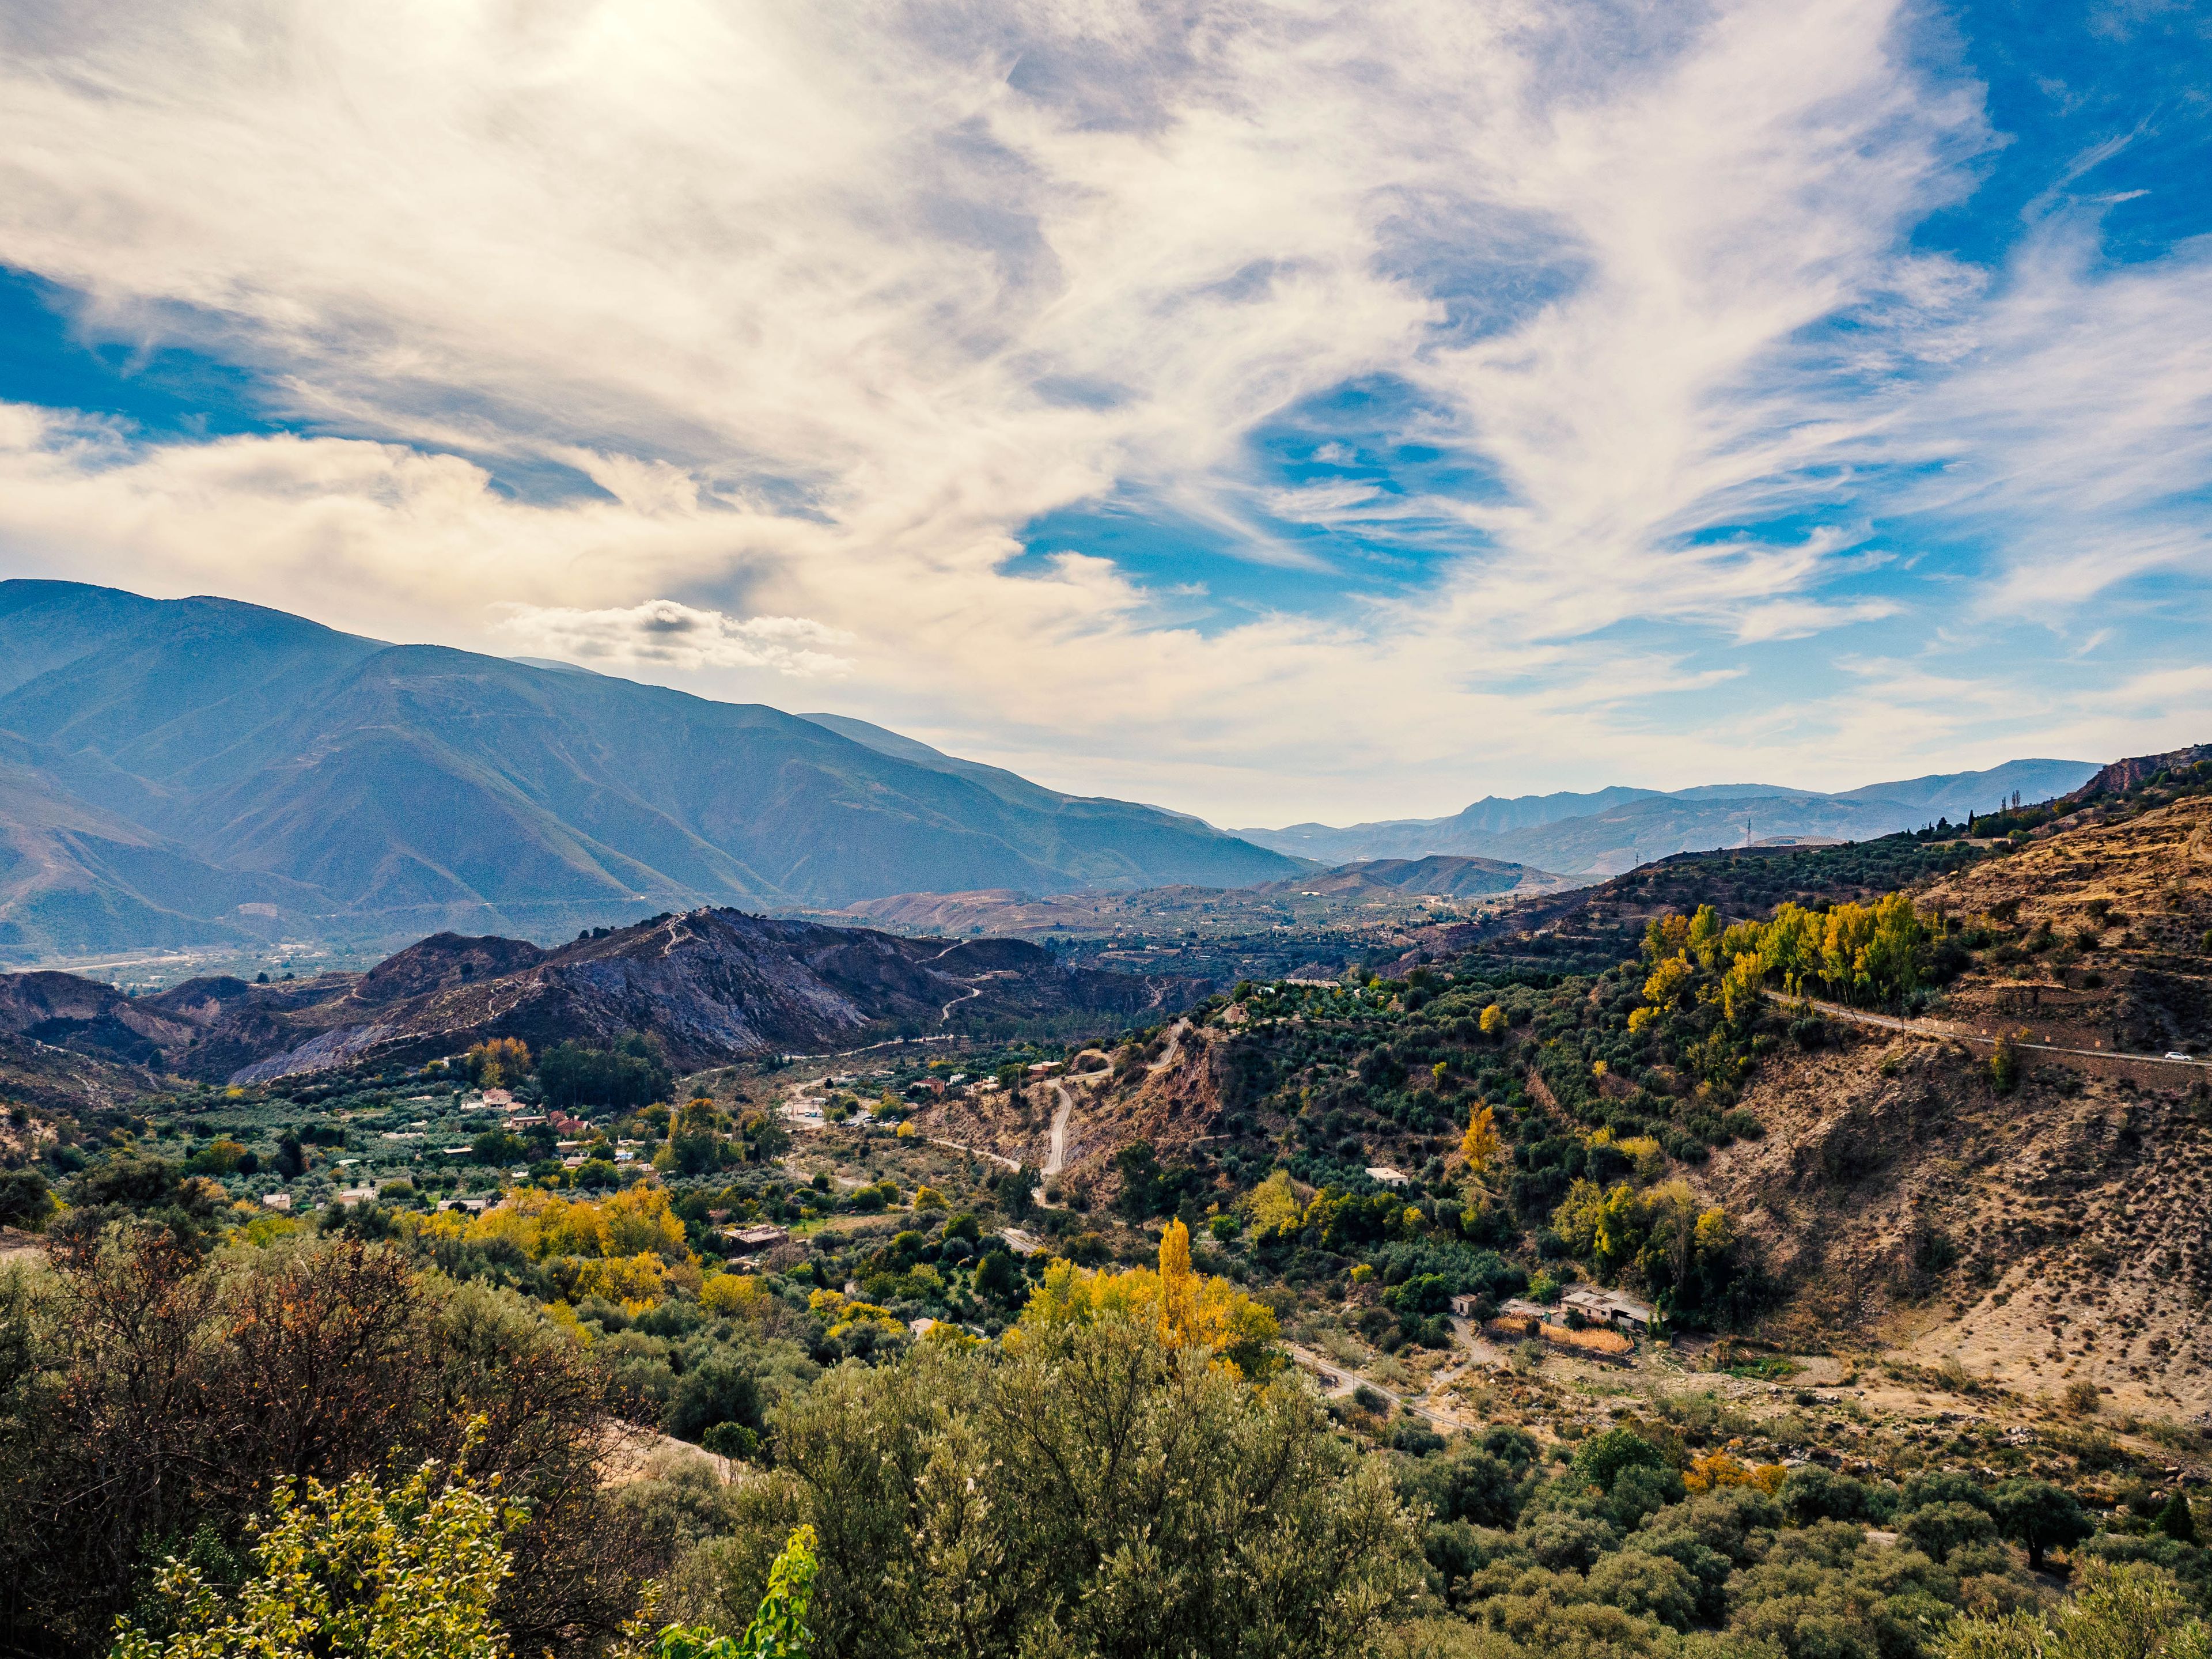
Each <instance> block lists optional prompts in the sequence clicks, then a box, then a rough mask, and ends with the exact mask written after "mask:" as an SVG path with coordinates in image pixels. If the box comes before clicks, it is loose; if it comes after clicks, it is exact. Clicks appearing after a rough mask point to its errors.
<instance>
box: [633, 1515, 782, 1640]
mask: <svg viewBox="0 0 2212 1659" xmlns="http://www.w3.org/2000/svg"><path fill="white" fill-rule="evenodd" d="M814 1550H815V1539H814V1528H811V1527H800V1528H798V1529H797V1530H796V1531H794V1532H793V1534H791V1536H790V1537H789V1538H788V1539H787V1540H786V1541H784V1546H783V1550H782V1553H781V1554H779V1555H778V1556H777V1557H776V1558H775V1564H774V1565H772V1566H770V1567H769V1577H768V1594H767V1595H764V1596H763V1597H762V1598H761V1604H760V1607H759V1610H758V1611H757V1612H756V1613H754V1614H753V1616H752V1622H751V1623H750V1624H749V1625H747V1626H745V1633H744V1635H743V1636H741V1637H739V1638H737V1639H736V1640H735V1641H732V1639H731V1638H728V1637H726V1636H717V1635H716V1634H715V1633H714V1630H713V1628H712V1627H711V1626H706V1625H701V1626H696V1627H695V1628H692V1629H690V1630H687V1629H685V1628H684V1626H681V1625H671V1626H668V1628H667V1629H665V1630H664V1631H662V1632H660V1637H659V1640H658V1641H656V1642H655V1643H654V1644H653V1659H807V1652H808V1650H809V1649H810V1647H811V1645H812V1644H813V1641H814V1632H811V1631H810V1630H809V1629H807V1628H806V1609H807V1606H808V1604H809V1603H810V1602H811V1601H813V1599H814V1575H815V1573H816V1572H817V1571H819V1567H818V1565H817V1562H816V1560H815V1559H814Z"/></svg>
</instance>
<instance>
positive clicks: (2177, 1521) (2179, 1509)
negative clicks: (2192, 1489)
mask: <svg viewBox="0 0 2212 1659" xmlns="http://www.w3.org/2000/svg"><path fill="white" fill-rule="evenodd" d="M2157 1524H2158V1529H2159V1530H2160V1532H2162V1533H2164V1534H2166V1536H2167V1537H2168V1538H2171V1539H2172V1540H2173V1541H2174V1542H2176V1543H2178V1544H2193V1543H2195V1542H2196V1541H2197V1517H2196V1516H2194V1515H2192V1514H2191V1513H2190V1511H2189V1498H2188V1496H2187V1495H2186V1494H2185V1493H2183V1492H2176V1493H2174V1494H2173V1496H2172V1497H2171V1498H2167V1499H2166V1507H2165V1508H2164V1509H2162V1510H2160V1511H2159V1512H2158V1523H2157Z"/></svg>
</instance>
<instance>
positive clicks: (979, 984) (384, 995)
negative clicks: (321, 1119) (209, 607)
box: [0, 909, 1209, 1083]
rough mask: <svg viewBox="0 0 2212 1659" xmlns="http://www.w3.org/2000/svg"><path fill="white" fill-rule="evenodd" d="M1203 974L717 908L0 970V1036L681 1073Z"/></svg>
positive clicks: (121, 1053)
mask: <svg viewBox="0 0 2212 1659" xmlns="http://www.w3.org/2000/svg"><path fill="white" fill-rule="evenodd" d="M1208 988H1209V987H1208V985H1207V983H1206V981H1204V980H1202V979H1191V978H1188V977H1182V976H1177V975H1164V974H1152V975H1140V974H1119V973H1103V972H1099V971H1097V970H1095V969H1083V968H1078V967H1073V966H1071V965H1069V964H1067V963H1062V962H1060V961H1059V960H1058V959H1057V958H1055V957H1054V956H1053V954H1052V953H1051V952H1050V951H1046V950H1044V949H1042V948H1041V947H1039V946H1037V945H1029V944H1025V943H1024V942H1022V941H1021V940H1018V939H967V940H957V941H956V940H951V939H902V938H900V937H898V936H896V935H895V934H891V933H878V932H877V931H875V930H873V929H871V928H861V927H823V926H821V925H819V924H818V923H814V922H805V921H777V920H775V919H772V918H769V917H763V916H755V915H746V914H744V912H742V911H738V910H730V909H698V910H693V911H689V912H686V913H684V914H683V915H660V916H655V917H653V918H651V919H650V920H648V921H642V922H638V923H635V924H634V925H633V926H631V927H624V928H618V929H613V930H606V929H593V930H592V932H591V933H589V934H588V935H587V936H586V937H585V938H583V939H576V940H574V941H573V942H571V943H569V944H567V945H561V946H559V947H557V948H556V949H554V950H550V951H547V950H543V949H540V948H539V947H538V946H537V945H532V944H531V943H529V942H528V941H527V940H525V939H501V938H497V937H489V938H479V939H465V938H462V937H460V936H459V935H458V934H453V933H438V934H434V935H433V936H432V937H430V938H428V939H422V940H421V941H419V942H417V943H416V944H414V945H410V946H409V947H408V948H407V949H405V950H404V951H399V952H398V953H397V954H396V955H394V956H392V957H388V958H386V960H385V961H383V962H381V963H378V964H377V965H376V966H375V967H374V968H373V969H369V970H368V972H367V973H363V974H351V973H342V974H319V975H315V976H314V977H313V978H311V979H303V980H286V981H278V982H276V983H274V984H256V983H249V982H247V981H245V980H242V979H237V978H233V977H229V976H227V975H226V976H220V977H210V978H204V979H195V980H188V981H185V983H183V984H181V985H179V986H175V987H172V988H171V989H169V990H167V991H163V992H161V993H159V994H155V995H151V996H143V997H127V996H125V995H124V994H122V993H121V992H119V991H117V990H116V989H114V987H112V986H107V985H102V984H100V983H98V982H97V981H92V980H87V979H82V978H80V977H78V976H76V975H72V974H61V973H28V974H0V1043H5V1042H10V1041H13V1042H15V1043H16V1045H17V1046H18V1047H21V1046H24V1045H28V1046H29V1047H31V1048H44V1049H69V1050H72V1051H74V1052H76V1053H77V1054H83V1055H86V1056H88V1057H91V1058H95V1059H99V1060H107V1061H113V1062H120V1063H123V1064H127V1065H134V1066H157V1067H159V1068H161V1070H164V1071H171V1072H176V1073H181V1074H183V1075H185V1076H186V1077H192V1078H199V1079H207V1080H210V1081H230V1082H236V1083H258V1082H266V1081H269V1080H271V1079H276V1078H280V1077H291V1076H299V1075H304V1074H307V1073H314V1072H319V1071H328V1070H331V1069H333V1068H344V1067H349V1066H362V1065H393V1064H397V1065H419V1064H421V1063H422V1062H423V1061H425V1060H434V1059H436V1058H438V1057H439V1056H441V1055H445V1054H457V1053H459V1051H460V1050H462V1049H464V1048H467V1047H468V1046H469V1045H470V1044H471V1042H478V1041H481V1040H483V1039H485V1038H490V1037H518V1038H520V1039H521V1040H522V1041H523V1042H526V1043H528V1044H529V1045H530V1047H531V1048H532V1049H533V1050H542V1049H544V1048H546V1047H547V1046H549V1045H550V1044H552V1043H554V1042H561V1041H562V1040H565V1039H569V1038H574V1039H576V1040H579V1041H581V1042H586V1043H594V1042H596V1043H599V1044H605V1043H609V1042H612V1041H613V1040H614V1039H615V1038H617V1037H618V1036H622V1035H623V1034H624V1033H626V1032H631V1031H637V1032H642V1033H645V1034H647V1035H648V1036H652V1037H653V1038H654V1039H655V1040H656V1041H657V1042H659V1045H660V1048H661V1050H662V1052H663V1053H665V1054H666V1055H667V1056H668V1058H669V1059H670V1060H672V1061H673V1062H675V1063H676V1064H677V1065H678V1066H681V1067H683V1068H684V1069H687V1070H690V1069H694V1068H697V1067H701V1066H714V1065H719V1064H721V1063H723V1062H726V1061H729V1060H739V1059H744V1058H749V1057H750V1058H757V1057H758V1056H759V1055H760V1054H763V1053H769V1052H779V1051H789V1050H792V1049H800V1050H810V1051H811V1050H816V1049H834V1048H839V1047H841V1046H842V1047H850V1046H852V1045H854V1043H856V1042H869V1041H871V1040H874V1039H879V1038H881V1039H888V1038H890V1037H891V1036H894V1035H900V1036H942V1035H945V1034H947V1033H959V1032H969V1031H974V1030H983V1029H991V1028H994V1027H998V1026H1003V1025H1004V1024H1006V1022H1009V1021H1012V1022H1016V1023H1022V1022H1033V1021H1035V1020H1037V1019H1040V1018H1044V1019H1059V1020H1062V1021H1065V1020H1066V1018H1069V1017H1070V1016H1085V1015H1091V1016H1097V1017H1098V1018H1097V1023H1098V1024H1101V1025H1102V1026H1104V1027H1111V1026H1113V1025H1115V1024H1118V1023H1122V1022H1126V1021H1128V1020H1131V1019H1134V1018H1139V1017H1140V1016H1142V1015H1144V1014H1146V1013H1147V1012H1151V1011H1153V1010H1157V1009H1169V1010H1180V1009H1182V1007H1184V1006H1187V1005H1188V1003H1190V1002H1191V1001H1193V1000H1195V999H1197V998H1199V997H1201V996H1203V995H1204V994H1206V991H1207V989H1208Z"/></svg>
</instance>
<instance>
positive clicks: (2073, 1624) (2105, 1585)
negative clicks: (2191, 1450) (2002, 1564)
mask: <svg viewBox="0 0 2212 1659" xmlns="http://www.w3.org/2000/svg"><path fill="white" fill-rule="evenodd" d="M1936 1654H1937V1655H1938V1656H1939V1659H2212V1626H2207V1625H2206V1624H2205V1622H2204V1621H2203V1620H2202V1619H2198V1618H2195V1617H2192V1616H2191V1613H2190V1608H2189V1603H2188V1602H2187V1601H2185V1599H2184V1598H2183V1596H2182V1595H2181V1592H2180V1587H2179V1585H2178V1584H2177V1583H2175V1582H2174V1579H2173V1577H2172V1574H2170V1573H2167V1572H2165V1571H2160V1569H2159V1568H2156V1567H2153V1566H2148V1565H2135V1564H2131V1565H2125V1566H2106V1565H2104V1564H2103V1563H2101V1562H2094V1561H2093V1562H2089V1563H2087V1564H2086V1565H2084V1566H2083V1568H2082V1571H2081V1582H2080V1588H2079V1589H2076V1590H2075V1593H2074V1594H2073V1595H2070V1596H2069V1597H2067V1599H2066V1600H2065V1601H2063V1602H2061V1603H2060V1604H2059V1605H2058V1607H2057V1608H2056V1609H2055V1610H2054V1611H2052V1612H2050V1613H2012V1614H2009V1615H2008V1616H2006V1617H2004V1618H2002V1619H1979V1618H1968V1619H1959V1620H1954V1621H1953V1622H1952V1624H1951V1625H1950V1626H1949V1628H1948V1629H1947V1630H1946V1631H1945V1632H1943V1634H1942V1636H1941V1637H1940V1638H1938V1639H1937V1642H1936Z"/></svg>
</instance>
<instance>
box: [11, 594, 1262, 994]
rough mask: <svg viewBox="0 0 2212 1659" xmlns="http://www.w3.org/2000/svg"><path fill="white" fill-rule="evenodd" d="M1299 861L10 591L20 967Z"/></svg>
mask: <svg viewBox="0 0 2212 1659" xmlns="http://www.w3.org/2000/svg"><path fill="white" fill-rule="evenodd" d="M840 726H844V727H848V728H857V729H858V730H860V732H863V733H865V734H872V738H871V740H869V741H855V740H854V738H853V736H851V735H848V733H847V732H845V731H841V730H840V729H838V728H839V727H840ZM1298 867H1299V866H1298V865H1297V862H1296V861H1295V860H1291V859H1289V858H1286V857H1285V856H1283V855H1282V854H1277V853H1274V852H1271V851H1267V850H1265V849H1262V848H1257V847H1255V846H1252V845H1251V844H1249V843H1248V842H1243V841H1239V840H1237V839H1236V838H1234V837H1232V836H1227V835H1225V834H1223V833H1222V832H1221V831H1219V830H1217V829H1212V828H1211V827H1209V826H1207V825H1206V824H1203V823H1200V822H1199V821H1198V820H1196V819H1194V818H1189V817H1182V816H1181V815H1179V814H1176V813H1171V812H1164V811H1158V810H1157V809H1155V808H1152V807H1147V806H1139V805H1133V804H1131V803H1128V802H1125V801H1115V800H1103V799H1082V798H1079V797H1075V796H1070V795H1063V794H1060V793H1055V792H1054V791H1052V790H1048V789H1042V788H1039V787H1036V785H1033V784H1030V783H1028V782H1027V781H1024V780H1023V779H1020V778H1017V777H1015V776H1014V775H1012V774H1011V773H1006V772H1000V771H998V770H997V769H994V768H990V767H982V766H976V765H974V764H972V763H969V762H965V761H957V760H954V759H952V758H951V757H947V756H943V755H939V754H938V753H937V751H935V750H931V749H929V748H927V746H926V745H923V744H910V743H908V741H907V740H906V739H902V738H896V737H895V736H894V734H892V733H890V732H882V731H881V730H880V729H879V728H877V727H873V726H865V725H864V724H863V723H862V722H858V721H851V722H839V721H837V720H836V719H835V717H831V716H822V717H818V718H817V719H815V720H806V719H802V718H800V717H799V716H796V715H793V714H783V713H781V712H780V711H778V710H776V709H773V708H763V707H761V706H759V705H757V704H732V703H719V702H708V701H706V700H705V699H703V698H699V697H693V696H686V695H684V693H682V692H678V691H671V690H665V689H663V688H660V687H657V686H648V685H640V684H635V683H634V682H631V681H629V680H623V679H617V678H612V677H611V676H606V675H600V674H594V673H590V672H587V671H581V670H576V669H571V668H566V667H560V666H556V667H541V666H534V665H529V664H525V663H518V662H513V661H509V660H507V659H501V658H495V657H483V656H477V655H474V654H471V653H468V652H463V651H449V650H446V649H443V648H441V647H431V646H390V645H386V644H383V643H381V642H380V641H375V640H369V639H362V638H360V637H357V636H356V635H348V634H341V633H338V632H337V631H335V630H333V629H327V628H324V627H321V626H320V625H319V624H317V623H311V622H307V621H305V620H303V619H301V618H300V617H291V616H287V615H285V614H284V613H283V612H281V611H266V610H263V609H261V608H259V607H258V606H253V605H239V604H235V603H234V602H232V601H229V600H225V599H179V600H153V599H142V598H139V597H138V596H137V595H135V594H130V593H123V592H116V591H114V590H112V589H106V588H98V587H88V586H80V585H78V584H76V583H70V582H33V581H9V582H0V957H9V958H13V959H16V960H22V959H24V958H27V957H35V956H38V955H45V954H54V953H58V952H63V951H91V950H107V949H118V948H125V947H137V946H143V945H188V944H196V943H210V944H212V943H222V942H229V941H238V942H243V941H246V940H249V939H255V938H276V937H286V936H289V937H307V938H320V939H353V940H360V941H373V940H384V939H399V938H410V937H418V936H420V935H422V934H423V933H429V932H435V931H437V930H439V929H441V928H452V929H455V930H462V929H465V930H468V931H471V932H478V933H481V932H488V931H495V930H496V931H500V932H507V933H521V934H525V935H531V934H534V935H536V936H537V937H538V938H540V939H545V938H550V937H557V936H561V935H563V934H566V933H570V932H573V931H574V929H576V928H577V927H580V926H585V925H593V924H605V923H612V922H623V921H630V920H632V919H634V918H635V916H636V915H638V914H639V913H640V912H641V911H644V910H650V909H655V908H659V909H678V908H690V907H692V906H695V905H697V904H700V903H743V904H745V905H749V906H751V907H754V908H763V907H772V906H782V905H799V904H806V905H838V904H845V903H849V902H853V901H854V900H856V899H862V898H868V897H872V896H878V895H881V894H886V893H898V892H911V891H915V890H921V889H935V890H950V889H963V888H978V887H1000V886H1005V887H1022V888H1026V889H1029V890H1033V891H1064V890H1068V889H1070V888H1076V887H1133V886H1151V885H1157V884H1166V883H1174V882H1205V883H1209V884H1215V885H1224V886H1228V885H1237V884H1242V883H1246V882H1252V881H1261V880H1267V879H1270V878H1276V877H1279V876H1283V875H1286V874H1289V873H1291V872H1293V871H1295V870H1296V869H1297V868H1298Z"/></svg>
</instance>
